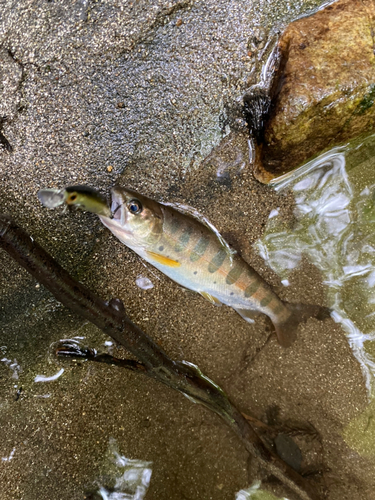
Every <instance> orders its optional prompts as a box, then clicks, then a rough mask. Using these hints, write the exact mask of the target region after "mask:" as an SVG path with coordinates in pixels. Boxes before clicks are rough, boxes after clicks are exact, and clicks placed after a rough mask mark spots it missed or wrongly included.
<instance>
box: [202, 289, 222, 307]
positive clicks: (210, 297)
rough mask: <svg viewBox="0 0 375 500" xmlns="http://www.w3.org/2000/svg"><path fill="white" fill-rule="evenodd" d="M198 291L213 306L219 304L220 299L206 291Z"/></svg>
mask: <svg viewBox="0 0 375 500" xmlns="http://www.w3.org/2000/svg"><path fill="white" fill-rule="evenodd" d="M199 293H200V294H201V295H202V297H204V298H205V299H206V300H208V302H211V304H214V305H215V306H221V302H220V300H219V299H217V298H216V297H214V296H213V295H211V294H210V293H208V292H199Z"/></svg>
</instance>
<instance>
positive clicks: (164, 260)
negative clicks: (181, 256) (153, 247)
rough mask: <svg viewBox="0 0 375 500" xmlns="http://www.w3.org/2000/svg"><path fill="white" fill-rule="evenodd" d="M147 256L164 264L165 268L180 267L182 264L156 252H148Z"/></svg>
mask: <svg viewBox="0 0 375 500" xmlns="http://www.w3.org/2000/svg"><path fill="white" fill-rule="evenodd" d="M146 254H147V255H148V256H149V257H150V259H152V260H154V261H156V262H158V263H159V264H163V266H168V267H180V266H181V263H180V262H178V261H177V260H173V259H170V258H169V257H166V256H165V255H160V254H159V253H156V252H150V251H148V250H147V251H146Z"/></svg>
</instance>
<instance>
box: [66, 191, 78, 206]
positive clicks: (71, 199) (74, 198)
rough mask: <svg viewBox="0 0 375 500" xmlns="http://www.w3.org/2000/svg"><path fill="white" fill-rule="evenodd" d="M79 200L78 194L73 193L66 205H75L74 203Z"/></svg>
mask: <svg viewBox="0 0 375 500" xmlns="http://www.w3.org/2000/svg"><path fill="white" fill-rule="evenodd" d="M76 199H77V193H73V194H71V195H70V196H69V197H68V199H67V200H66V203H68V204H69V203H73V202H74V201H76Z"/></svg>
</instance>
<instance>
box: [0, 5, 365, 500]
mask: <svg viewBox="0 0 375 500" xmlns="http://www.w3.org/2000/svg"><path fill="white" fill-rule="evenodd" d="M318 4H319V2H313V1H310V2H303V1H300V2H293V5H290V3H289V2H284V1H279V2H276V1H275V2H270V3H267V5H264V4H263V2H254V3H253V4H250V3H248V4H247V3H243V2H231V3H229V2H226V1H219V2H217V1H216V2H213V1H212V2H211V1H209V2H169V3H167V2H161V1H153V2H142V1H140V2H134V3H130V2H121V1H119V2H116V3H113V4H108V3H105V2H94V1H84V0H82V1H75V2H73V1H64V2H46V1H37V2H33V1H31V0H30V1H26V2H19V3H17V4H14V2H11V1H5V2H2V3H1V11H2V13H1V17H0V47H1V49H0V61H1V63H2V67H1V70H0V71H1V82H0V85H1V86H0V97H1V99H0V116H2V115H7V116H8V117H9V121H8V122H6V123H5V124H4V129H3V133H4V136H5V137H6V138H7V139H8V140H9V142H10V144H11V145H12V147H13V152H12V153H6V152H0V155H1V156H0V176H1V179H2V182H1V191H0V192H1V196H0V212H1V213H8V214H11V215H12V216H13V217H14V218H15V220H16V221H17V222H18V223H19V224H20V225H22V226H23V227H24V228H25V229H26V230H27V231H29V232H30V234H31V235H32V236H33V237H34V238H35V239H36V240H37V241H38V242H39V243H40V244H42V245H43V246H44V247H45V248H46V249H47V250H48V251H50V252H51V253H52V255H53V256H54V257H56V258H57V259H58V261H59V262H60V263H61V264H62V265H63V266H64V267H66V268H67V269H68V270H69V271H70V272H71V273H72V274H73V276H75V277H76V278H78V279H79V280H80V281H82V282H84V283H85V284H86V285H87V286H89V287H90V288H92V289H93V290H95V291H96V292H97V293H98V294H99V295H101V296H102V297H103V298H110V297H120V298H121V299H122V300H123V301H124V303H125V306H126V310H127V313H128V314H129V316H130V317H131V318H132V319H133V320H134V321H135V322H136V323H138V324H139V325H140V326H141V327H142V328H143V329H144V330H145V331H146V332H147V333H149V334H150V335H151V336H152V337H153V338H154V339H155V340H156V341H157V342H159V343H160V345H161V346H162V347H163V348H164V349H165V350H166V351H167V352H168V353H169V354H170V355H171V357H174V358H176V359H180V360H181V359H185V360H188V361H190V362H193V363H195V364H197V365H198V366H199V367H200V368H201V370H202V371H203V372H204V373H205V374H207V375H208V376H209V377H210V378H212V379H213V380H214V381H215V382H217V383H218V384H219V385H221V386H222V387H223V389H224V390H225V391H226V392H227V393H228V394H229V395H231V397H232V399H233V401H234V402H235V403H236V404H238V405H239V406H240V408H241V409H242V410H243V411H244V412H245V413H255V414H256V416H258V417H259V418H266V417H265V416H266V414H267V409H268V408H269V407H272V406H275V405H276V406H279V407H280V408H281V409H282V412H281V417H280V418H282V419H288V418H292V419H295V420H303V421H304V420H305V418H306V411H308V412H310V410H311V420H312V424H313V425H314V427H315V428H317V429H318V431H319V433H320V435H321V436H323V438H322V439H323V441H322V442H323V443H324V450H325V452H324V453H325V454H326V456H328V459H327V460H325V457H324V456H323V458H322V460H323V462H324V464H326V463H329V467H330V469H331V470H332V473H331V476H330V477H329V480H330V482H329V484H327V485H328V487H329V489H330V497H329V498H330V499H332V500H339V499H340V500H342V499H345V498H351V497H350V496H345V495H346V493H345V487H346V486H347V484H348V483H347V479H345V477H346V476H345V473H346V472H347V471H348V467H349V464H350V467H351V468H352V470H353V472H352V475H351V476H350V483H351V485H352V488H354V485H356V488H357V490H356V491H357V493H358V495H357V497H356V498H358V499H360V498H362V497H363V498H366V491H368V490H366V488H368V489H369V488H370V487H371V485H372V483H371V481H370V479H368V480H367V479H366V481H365V484H364V486H362V485H361V481H360V479H359V477H360V473H359V470H360V466H363V470H366V471H367V469H366V467H367V468H368V464H367V463H366V464H365V463H362V462H361V459H360V458H358V457H357V458H356V462H355V466H354V465H353V457H352V456H351V452H350V450H349V449H348V447H346V445H345V444H344V442H343V441H342V440H341V437H340V433H339V432H340V428H341V426H342V425H344V423H345V424H346V423H347V422H348V421H349V420H350V419H351V418H353V417H354V415H355V414H356V412H358V411H359V410H360V409H363V408H364V407H365V405H366V401H367V399H366V392H365V387H364V383H363V379H362V376H361V372H360V369H359V367H358V365H357V363H356V361H355V360H354V358H353V357H352V356H351V352H350V350H349V349H348V348H347V344H346V339H345V337H344V335H343V334H342V333H340V329H339V328H338V327H337V326H334V325H333V322H332V321H331V320H328V321H327V322H326V323H324V325H321V324H319V323H318V322H315V321H311V322H309V323H308V324H306V325H305V326H304V327H303V328H302V330H301V334H302V337H301V339H300V340H299V341H298V343H297V344H296V345H295V347H294V348H293V350H290V351H283V350H281V348H280V347H279V346H278V345H277V344H276V342H275V339H271V341H270V343H269V344H267V346H266V348H265V349H264V350H261V348H262V346H263V345H264V343H265V342H266V340H267V338H268V336H269V331H270V330H269V324H268V323H267V322H266V320H265V319H263V318H259V320H257V322H256V323H255V324H253V325H248V324H246V323H245V322H244V321H243V320H242V319H241V318H240V317H239V316H238V315H236V313H235V312H233V311H232V310H230V309H229V308H226V307H222V308H215V307H214V306H212V305H211V304H209V303H208V302H205V301H204V300H203V299H202V298H201V297H199V296H197V295H195V294H192V293H190V292H188V291H186V290H182V289H181V288H180V287H178V286H177V285H176V284H175V283H173V282H171V281H170V280H168V279H167V278H165V277H164V276H162V275H161V274H160V273H158V272H157V271H155V270H154V269H151V268H149V267H146V268H145V266H144V264H143V263H142V262H141V261H140V259H139V258H138V257H137V256H136V255H135V254H134V253H132V252H131V251H130V250H128V249H127V248H126V247H125V246H123V245H121V243H120V242H119V241H117V240H115V239H114V237H112V236H111V235H110V234H109V232H108V231H107V230H105V228H104V227H102V226H101V224H100V222H99V221H98V219H97V218H96V217H95V216H93V215H91V214H86V213H78V212H74V213H73V212H65V213H63V212H62V211H60V210H55V211H49V210H47V209H44V208H43V207H41V205H40V204H39V202H38V200H37V198H36V193H37V191H38V190H39V189H40V188H45V187H59V188H61V187H64V186H66V185H71V184H88V185H91V186H93V187H96V188H98V189H102V190H103V192H108V189H109V188H110V187H112V186H113V185H114V184H115V183H121V184H123V185H126V186H128V187H130V188H133V189H136V190H138V191H140V192H143V193H144V194H146V195H148V196H151V197H154V198H156V199H158V200H159V201H170V202H172V201H174V202H181V203H184V204H188V205H192V206H194V208H196V209H197V210H199V211H200V212H201V213H203V214H204V215H205V216H206V217H208V218H209V219H210V221H211V222H212V223H214V224H215V226H216V227H217V228H218V229H219V230H220V231H221V232H222V234H223V235H224V236H225V237H226V238H227V240H228V242H229V243H230V244H231V245H232V246H233V247H234V248H235V249H236V250H238V251H239V252H241V254H242V255H243V257H244V258H245V259H246V260H248V262H250V263H251V265H252V266H253V267H254V268H255V269H256V270H257V271H258V272H259V273H260V274H261V275H262V276H263V277H264V278H265V279H266V280H267V281H268V282H269V283H271V284H272V285H273V286H275V289H276V291H277V292H278V293H280V295H281V296H282V297H283V298H287V299H288V300H290V301H295V302H300V301H305V302H311V303H321V304H323V303H324V294H325V292H324V287H323V286H322V283H321V276H320V275H319V273H317V272H316V271H315V274H314V268H312V269H311V268H309V267H307V268H303V269H305V271H306V269H307V272H304V271H303V270H302V271H300V272H296V278H295V282H293V283H291V286H290V287H288V289H286V288H285V287H283V286H282V285H281V283H280V280H279V278H278V277H277V276H276V274H275V273H274V272H272V271H271V270H270V268H269V267H268V266H267V265H266V264H265V262H264V261H263V260H262V259H261V258H260V257H259V255H258V254H257V252H256V250H255V249H254V248H253V246H252V244H253V243H254V242H255V241H256V240H257V239H258V238H259V237H260V236H261V235H262V232H263V229H264V227H265V225H266V223H267V220H268V216H269V214H270V212H271V210H276V209H277V210H278V212H279V214H280V217H282V220H283V222H284V223H285V225H286V226H291V225H292V224H293V220H294V218H293V213H292V212H293V201H292V198H291V197H288V196H281V195H278V194H276V193H275V192H273V191H270V189H269V188H267V187H266V186H262V185H260V184H259V183H257V182H256V181H255V180H254V179H253V177H252V174H251V168H250V165H249V149H248V141H247V139H248V138H247V132H246V129H244V124H243V117H242V113H241V106H242V95H243V94H244V93H245V91H246V89H247V88H248V87H249V86H250V85H252V84H253V83H254V80H255V79H256V75H257V71H258V70H259V65H260V62H259V60H258V59H259V58H260V59H261V57H262V51H263V50H266V49H267V41H268V36H269V33H270V30H271V28H273V27H274V26H276V25H279V24H278V23H281V22H282V20H283V19H284V20H291V19H292V18H293V17H295V16H297V15H298V14H300V13H302V12H305V11H307V9H309V8H312V7H314V6H316V5H318ZM140 275H142V276H144V277H145V278H149V279H150V280H151V281H152V283H153V284H154V287H153V288H152V289H150V290H143V289H140V288H139V287H138V286H137V285H136V279H137V277H139V276H140ZM298 276H299V278H298ZM0 291H1V293H0V339H1V340H0V349H1V356H0V382H1V383H0V438H1V439H0V457H2V459H4V460H2V461H1V462H0V483H1V491H0V499H1V500H3V499H4V500H5V499H6V500H21V499H22V500H23V499H25V500H34V499H35V500H36V499H38V500H55V499H56V500H57V499H59V500H60V499H61V500H68V499H69V500H76V499H77V500H78V499H82V498H84V494H85V492H86V491H92V490H93V488H95V487H98V477H99V475H100V471H101V467H102V461H103V457H104V455H105V453H106V450H107V449H108V443H109V440H110V438H114V439H115V440H116V442H117V444H118V447H119V450H120V452H121V454H123V455H125V456H127V457H130V458H139V459H143V460H148V461H152V462H153V466H152V469H153V475H152V478H151V485H150V490H149V492H148V494H147V498H149V499H160V498H169V499H171V500H174V499H181V498H189V499H195V498H204V499H209V498H215V499H217V500H220V499H223V500H224V499H225V500H226V499H228V498H234V495H235V492H236V491H238V490H240V489H241V488H244V487H246V486H248V485H249V484H251V483H252V481H253V479H254V477H261V478H262V477H264V476H263V475H262V473H261V472H260V473H259V471H257V474H256V476H255V475H254V474H253V472H254V470H257V468H256V465H255V464H254V461H249V460H248V456H247V454H246V453H245V450H244V449H243V447H242V445H241V443H240V442H239V441H238V440H237V438H236V437H235V436H234V435H232V434H231V432H230V431H229V430H228V429H227V428H226V427H225V426H224V425H223V424H222V423H221V422H220V421H219V420H218V418H217V417H216V416H215V415H211V414H210V413H209V412H208V411H207V410H205V409H204V408H200V407H198V406H196V405H193V404H192V403H191V402H190V401H188V400H187V399H185V398H183V397H182V396H181V395H180V394H177V393H173V392H172V391H170V390H169V389H167V388H165V387H163V386H161V385H159V384H156V383H155V382H153V381H151V380H148V379H146V378H145V379H143V378H142V377H141V376H137V375H135V374H133V373H127V372H124V371H123V370H121V369H119V368H116V367H110V366H106V365H102V366H98V365H90V364H89V363H71V362H62V361H61V360H56V359H55V357H54V356H53V354H52V348H51V346H53V345H54V344H55V343H56V342H57V341H58V340H60V339H64V338H74V337H77V340H79V341H80V342H82V344H83V345H89V346H90V347H95V348H97V349H99V350H105V349H108V346H105V344H104V343H105V342H106V341H108V338H107V337H105V336H104V335H103V334H102V333H101V332H98V331H97V330H96V329H95V328H94V327H91V326H90V325H85V324H84V323H83V322H82V320H81V319H79V318H77V317H76V316H74V315H72V314H71V313H70V312H69V311H67V310H66V309H64V308H62V307H61V306H59V304H57V303H56V301H55V300H54V299H53V298H52V297H51V296H50V295H49V294H48V293H47V292H46V291H44V290H43V289H42V287H40V286H39V285H38V284H37V283H36V282H35V280H33V279H32V278H30V277H29V276H28V275H27V274H26V273H25V272H24V271H23V270H21V269H20V268H19V267H18V266H17V265H16V264H15V263H13V262H12V261H11V259H10V258H9V257H8V256H7V255H6V254H5V253H4V252H2V253H1V255H0ZM322 337H323V338H324V339H325V340H324V346H325V345H326V344H328V345H329V344H330V340H334V341H333V347H332V346H331V347H330V349H329V350H328V351H327V354H326V355H323V353H322V351H323V345H321V346H320V347H319V349H318V350H317V351H316V345H320V344H319V342H320V339H321V338H322ZM305 339H306V343H305V342H304V341H303V340H305ZM336 346H338V347H337V349H336ZM110 349H113V353H114V354H117V355H122V356H127V355H128V353H125V352H123V351H122V350H121V349H119V348H117V347H116V346H114V347H113V346H112V347H111V348H110ZM312 353H313V354H312ZM336 355H337V357H338V360H337V363H338V364H339V368H340V370H341V371H339V372H338V374H337V376H335V377H334V380H333V382H332V379H331V369H332V365H331V363H332V360H335V359H336ZM280 359H281V361H280ZM311 359H313V361H314V365H313V368H311V364H310V363H311ZM254 360H255V361H254ZM253 361H254V362H255V364H254V363H253ZM341 362H342V364H340V363H341ZM334 366H336V365H334ZM309 367H310V368H309ZM61 368H64V372H63V373H62V375H61V376H60V377H59V378H58V379H57V380H54V381H50V382H38V383H36V382H35V377H36V376H37V375H45V376H53V375H55V374H57V373H58V372H59V370H61ZM344 371H345V377H346V378H345V381H344V382H343V383H342V385H340V381H339V375H341V374H342V376H344V375H343V373H344ZM323 382H324V383H323ZM331 382H332V383H333V385H331ZM21 387H22V390H21ZM331 387H333V388H334V389H332V390H331V389H330V390H328V389H329V388H331ZM306 388H308V391H309V392H308V394H307V393H306V390H307V389H306ZM325 389H327V390H325ZM336 389H337V391H338V393H336V392H335V391H336ZM346 390H348V391H349V393H346V392H345V391H346ZM341 391H344V393H345V397H343V398H341V397H340V394H341ZM306 394H307V395H306ZM348 394H351V396H352V397H351V398H349V396H348ZM318 397H319V400H320V403H321V406H320V408H322V409H323V410H322V411H319V409H316V408H315V410H313V409H312V406H313V402H314V398H315V400H316V399H317V398H318ZM301 441H303V440H301ZM307 442H308V441H307ZM298 445H299V446H300V447H301V450H302V453H303V456H304V457H305V459H306V457H307V458H308V459H309V457H310V455H311V456H312V455H314V451H311V450H315V448H314V446H315V444H314V446H312V445H309V444H307V445H305V446H303V442H302V444H301V443H298ZM316 449H317V450H318V452H319V453H321V451H319V450H321V448H319V446H317V447H316ZM342 450H344V452H343V453H342ZM318 452H317V453H318ZM309 453H310V455H309ZM340 454H342V457H343V458H342V460H339V461H337V464H338V465H335V459H336V458H337V456H341V455H340ZM315 458H316V457H315ZM319 458H321V457H319ZM5 459H6V460H5ZM309 463H312V464H316V463H317V461H316V460H315V461H314V457H312V458H311V460H310V462H309ZM347 477H348V476H347ZM368 477H370V475H368ZM311 480H312V481H313V480H314V478H312V479H311ZM337 481H338V482H339V485H341V484H342V487H341V486H337ZM268 486H269V488H270V489H273V490H274V491H276V492H278V493H279V494H284V495H285V491H284V490H282V488H281V487H279V486H278V485H277V484H275V483H274V482H273V483H272V482H271V483H269V485H268ZM361 495H362V497H361ZM290 498H293V497H292V496H291V495H290Z"/></svg>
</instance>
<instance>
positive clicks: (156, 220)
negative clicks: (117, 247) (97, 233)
mask: <svg viewBox="0 0 375 500" xmlns="http://www.w3.org/2000/svg"><path fill="white" fill-rule="evenodd" d="M111 195H112V198H111V213H112V217H111V218H110V219H109V218H107V217H100V218H101V220H102V222H103V224H105V225H106V226H107V227H108V228H109V229H110V230H111V231H112V233H114V234H115V236H117V238H119V239H120V240H121V241H122V242H123V243H125V245H127V246H129V247H131V248H133V247H147V246H149V245H150V244H152V243H153V242H154V239H157V238H158V237H160V234H161V229H162V226H163V212H162V209H161V206H160V204H159V203H157V202H156V201H154V200H151V199H150V198H147V197H146V196H143V195H141V194H139V193H137V192H135V191H132V190H130V189H126V188H123V187H114V188H113V189H112V190H111Z"/></svg>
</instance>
